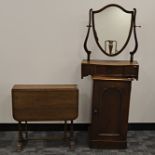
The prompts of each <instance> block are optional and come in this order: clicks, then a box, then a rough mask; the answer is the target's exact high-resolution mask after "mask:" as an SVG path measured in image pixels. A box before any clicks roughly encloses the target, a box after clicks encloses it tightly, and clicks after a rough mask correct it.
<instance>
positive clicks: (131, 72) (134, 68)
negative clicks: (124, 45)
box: [81, 60, 139, 80]
mask: <svg viewBox="0 0 155 155" xmlns="http://www.w3.org/2000/svg"><path fill="white" fill-rule="evenodd" d="M138 70H139V65H138V62H137V61H133V62H130V61H127V60H120V61H118V60H115V61H114V60H113V61H112V60H90V61H89V62H88V61H87V60H83V61H82V63H81V76H82V78H83V77H85V76H88V75H92V76H109V77H123V78H134V79H137V80H138Z"/></svg>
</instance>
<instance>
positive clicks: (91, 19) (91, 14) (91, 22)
mask: <svg viewBox="0 0 155 155" xmlns="http://www.w3.org/2000/svg"><path fill="white" fill-rule="evenodd" d="M109 7H117V8H119V9H120V10H122V11H124V12H125V13H128V14H131V25H130V29H129V34H128V37H127V40H126V42H125V44H124V45H123V47H122V48H121V49H120V50H119V51H118V52H117V53H115V54H113V55H110V54H108V53H106V51H105V50H104V49H103V48H102V46H101V45H100V44H99V42H98V37H97V33H96V29H95V22H94V15H95V14H97V13H100V12H102V11H104V10H105V9H107V8H109ZM87 27H88V31H87V35H86V39H85V41H84V49H85V51H86V53H87V61H90V55H91V51H90V50H88V48H87V42H88V38H89V33H90V29H91V27H92V31H93V34H94V38H95V42H96V44H97V46H98V47H99V49H100V50H101V51H102V52H103V53H104V54H105V55H107V56H116V55H118V54H120V53H121V52H122V51H123V50H124V49H125V47H126V46H127V44H128V43H129V40H130V38H131V34H132V32H133V33H134V40H135V47H134V50H133V51H131V52H130V61H131V62H132V61H133V57H134V54H135V52H136V51H137V48H138V41H137V35H136V27H140V26H136V9H135V8H134V9H133V11H129V10H126V9H124V8H123V7H122V6H120V5H117V4H109V5H106V6H104V7H103V8H101V9H99V10H95V11H93V9H90V10H89V25H88V26H87Z"/></svg>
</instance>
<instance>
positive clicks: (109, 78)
mask: <svg viewBox="0 0 155 155" xmlns="http://www.w3.org/2000/svg"><path fill="white" fill-rule="evenodd" d="M92 79H93V80H106V81H133V80H134V78H119V77H117V78H115V77H104V76H93V77H92Z"/></svg>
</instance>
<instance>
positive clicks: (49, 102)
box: [12, 85, 78, 121]
mask: <svg viewBox="0 0 155 155" xmlns="http://www.w3.org/2000/svg"><path fill="white" fill-rule="evenodd" d="M12 107H13V117H14V119H15V120H17V121H25V120H27V121H46V120H47V121H48V120H73V119H75V118H76V117H77V116H78V89H77V86H76V85H15V86H14V87H13V88H12Z"/></svg>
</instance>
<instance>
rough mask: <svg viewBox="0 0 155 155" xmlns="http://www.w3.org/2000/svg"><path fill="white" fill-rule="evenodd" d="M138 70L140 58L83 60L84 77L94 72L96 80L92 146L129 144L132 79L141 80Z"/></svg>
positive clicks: (92, 119) (118, 146)
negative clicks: (131, 60) (133, 59)
mask: <svg viewBox="0 0 155 155" xmlns="http://www.w3.org/2000/svg"><path fill="white" fill-rule="evenodd" d="M138 70H139V65H138V63H137V61H133V62H130V61H123V60H122V61H111V60H90V61H89V62H88V61H87V60H83V61H82V63H81V76H82V78H83V77H85V76H88V75H91V76H92V79H93V96H92V115H91V124H90V127H89V146H90V147H93V148H105V149H122V148H126V147H127V129H128V115H129V103H130V93H131V82H132V80H134V79H138Z"/></svg>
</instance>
